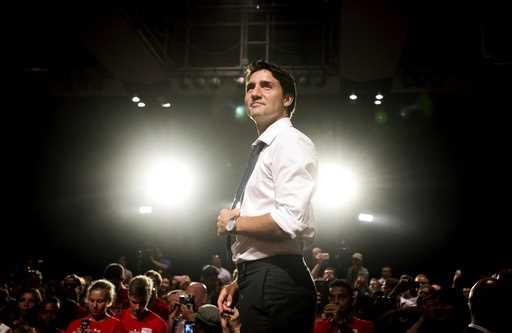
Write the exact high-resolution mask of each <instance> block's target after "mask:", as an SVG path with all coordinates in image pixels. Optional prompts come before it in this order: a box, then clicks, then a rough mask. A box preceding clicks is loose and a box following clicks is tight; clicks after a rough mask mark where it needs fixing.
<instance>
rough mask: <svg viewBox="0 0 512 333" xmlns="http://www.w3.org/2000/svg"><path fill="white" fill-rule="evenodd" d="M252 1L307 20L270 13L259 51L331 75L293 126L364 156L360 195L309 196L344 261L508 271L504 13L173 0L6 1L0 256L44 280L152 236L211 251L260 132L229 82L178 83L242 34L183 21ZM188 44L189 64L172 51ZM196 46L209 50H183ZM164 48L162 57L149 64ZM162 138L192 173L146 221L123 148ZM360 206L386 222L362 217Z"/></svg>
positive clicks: (98, 265)
mask: <svg viewBox="0 0 512 333" xmlns="http://www.w3.org/2000/svg"><path fill="white" fill-rule="evenodd" d="M258 3H259V4H260V5H261V7H260V9H258V10H257V11H256V15H259V14H258V12H265V11H266V12H268V13H273V14H272V15H275V18H276V20H277V21H279V20H284V21H286V20H289V21H294V20H295V19H296V20H297V21H301V19H303V18H304V17H312V19H311V20H312V23H311V26H308V25H302V26H300V27H294V26H293V25H291V26H290V27H288V28H287V29H281V30H280V29H279V27H278V24H277V23H276V25H275V29H273V30H272V31H274V32H275V33H274V34H273V35H272V39H271V49H272V50H277V51H275V52H274V53H272V52H273V51H272V52H271V53H270V59H269V60H271V61H275V62H276V63H278V64H280V65H283V66H288V67H290V68H291V70H292V72H293V73H294V74H295V76H296V77H299V76H300V73H302V72H301V70H303V69H304V68H306V67H308V66H309V67H308V68H313V69H314V70H322V71H324V72H325V73H327V77H328V79H327V84H326V85H325V86H320V85H318V86H313V85H308V84H307V83H305V84H304V85H303V86H302V85H299V87H298V89H299V98H298V107H297V113H296V115H295V117H294V123H295V126H296V127H298V128H299V129H301V130H303V131H304V132H305V133H306V134H308V135H309V136H310V137H311V138H312V139H313V141H315V143H316V145H317V148H318V151H319V154H320V158H321V160H322V158H324V159H328V158H330V157H333V156H337V154H338V153H340V152H347V151H348V152H349V153H348V154H346V153H345V154H342V155H343V156H348V157H349V160H351V161H356V162H355V164H356V165H360V166H363V168H362V169H364V176H363V177H364V179H363V183H364V187H365V196H364V197H363V198H360V199H359V201H358V202H357V203H356V204H354V205H353V206H351V207H349V208H346V209H344V210H338V211H322V210H321V209H317V226H318V230H319V236H318V239H317V245H320V246H321V247H324V248H326V249H327V250H329V251H330V252H331V253H335V252H342V253H343V255H346V256H349V255H350V253H349V252H350V251H351V250H354V251H356V250H357V251H361V252H363V253H364V254H365V262H366V266H367V267H368V268H369V269H370V271H371V272H372V274H373V275H376V274H378V272H379V268H380V266H381V265H383V264H384V263H391V264H392V265H393V266H394V267H395V270H396V271H397V272H410V273H417V272H420V271H426V272H428V273H429V274H430V275H432V276H434V277H436V278H437V279H438V280H443V281H444V280H447V279H449V278H450V276H451V274H452V272H453V271H454V270H455V269H458V268H460V269H462V270H463V271H465V272H468V274H470V275H473V276H478V275H485V274H492V273H493V272H495V271H496V270H497V269H499V268H501V267H503V266H505V265H510V246H509V244H508V242H509V239H510V237H509V234H510V233H509V232H507V231H506V230H507V229H508V228H507V224H508V223H509V222H510V216H509V214H508V210H509V209H508V208H509V206H510V204H509V203H508V201H509V200H508V199H509V197H510V196H509V194H508V192H509V181H508V180H509V175H510V171H509V170H510V169H509V165H508V159H509V157H508V154H509V151H510V149H509V147H508V146H509V140H507V139H508V134H509V115H508V113H509V110H510V106H509V103H510V101H509V96H510V88H511V85H510V81H509V77H510V72H511V63H512V58H511V55H512V54H511V52H510V43H509V36H508V33H509V32H510V31H511V29H510V28H511V26H510V23H508V22H509V21H507V20H505V19H503V18H501V14H500V13H501V12H502V11H501V10H500V8H498V7H496V6H491V5H490V4H488V3H487V2H485V3H480V4H479V3H476V4H474V5H471V6H470V5H468V4H467V3H465V4H464V5H462V4H459V3H452V4H451V5H447V4H446V3H442V4H441V3H439V4H437V3H435V2H433V3H431V2H429V4H428V5H427V4H425V5H424V6H418V7H413V6H412V5H409V4H406V3H402V2H400V1H384V2H380V4H379V5H378V7H376V8H375V7H372V6H376V5H375V4H372V3H371V2H369V1H368V2H366V1H362V2H361V1H359V2H357V1H342V2H335V1H307V2H304V4H303V3H302V2H301V3H299V4H296V3H295V4H293V3H289V2H286V1H277V2H276V1H262V2H257V1H245V2H244V1H242V2H233V1H218V2H215V1H186V2H183V3H182V4H180V5H166V6H163V7H159V8H149V6H146V7H143V6H140V7H137V8H118V9H105V8H101V9H98V8H62V7H44V8H43V7H34V6H27V8H20V9H18V10H14V9H13V10H12V12H11V13H10V14H11V15H9V14H7V16H9V25H10V27H11V29H10V32H9V39H8V40H7V41H6V42H5V45H4V50H5V53H6V54H7V56H8V57H9V60H8V61H6V62H5V63H4V64H5V66H6V73H8V74H7V75H6V77H7V78H9V79H10V80H9V81H7V82H5V85H6V86H7V87H8V90H6V91H9V93H6V95H5V96H4V97H5V98H4V99H5V103H4V107H3V110H2V115H3V119H2V120H3V126H4V131H2V132H3V142H4V145H3V147H4V152H3V163H2V169H3V174H4V179H5V180H6V182H5V183H6V185H5V186H4V219H3V220H4V221H3V223H2V226H3V228H2V232H1V234H2V242H1V249H0V253H1V254H0V255H1V258H2V262H4V263H5V264H4V265H3V266H4V267H6V268H7V270H15V269H19V268H20V267H21V265H22V264H21V263H22V262H23V261H24V260H25V259H26V258H28V257H41V258H42V259H43V260H44V264H43V267H42V268H43V269H45V270H46V273H47V274H50V275H52V274H53V275H56V276H62V274H61V273H64V272H72V271H74V272H78V273H79V274H90V275H93V276H94V275H98V274H99V272H101V270H102V269H103V267H104V266H105V265H106V264H107V263H108V262H110V261H112V260H115V259H116V258H117V257H118V256H119V255H121V254H126V255H128V256H129V257H130V258H131V260H132V263H133V260H134V256H135V253H136V251H137V250H138V249H140V248H143V247H144V242H145V241H148V240H150V242H154V243H157V244H159V245H160V246H161V247H162V248H163V249H164V252H166V254H167V255H168V256H169V257H170V258H171V260H172V262H173V270H174V271H175V273H189V274H192V275H193V276H197V274H198V273H199V269H200V267H201V265H203V264H205V263H206V262H207V261H208V258H209V255H210V254H211V253H214V252H220V253H223V252H224V250H223V245H224V240H223V239H218V238H217V237H216V236H215V218H216V216H217V211H218V209H220V208H222V206H223V205H225V203H226V202H229V200H230V198H231V196H232V195H233V191H234V189H235V188H236V186H237V183H238V180H239V178H240V175H241V173H242V171H243V166H244V164H245V159H246V156H247V153H246V152H247V147H248V145H249V144H250V143H251V142H252V140H254V138H255V135H256V134H255V131H254V129H253V126H252V124H251V123H250V122H249V120H240V119H237V118H235V117H234V115H233V114H234V113H233V110H234V107H235V106H236V105H237V104H240V103H242V91H243V90H242V89H243V88H242V87H237V86H235V85H231V86H230V87H227V88H226V87H221V88H220V89H219V88H217V89H210V88H205V89H199V88H194V87H191V88H189V89H188V90H186V89H184V88H183V87H180V85H179V84H178V83H177V82H178V81H179V78H180V77H181V76H183V75H185V74H186V73H188V72H187V71H189V72H191V73H193V74H194V75H195V74H197V73H206V72H207V70H211V69H212V68H213V69H215V68H221V67H224V68H225V67H230V68H237V64H239V63H237V62H240V61H242V62H243V60H244V59H240V58H239V54H238V53H237V52H235V53H234V55H233V54H232V53H229V52H228V53H227V54H224V55H223V54H222V53H218V52H217V53H216V52H215V50H214V48H215V46H216V43H218V44H222V43H224V42H225V43H226V45H228V44H230V43H231V42H233V41H234V42H235V44H236V42H237V41H238V43H240V40H238V39H237V38H238V35H237V34H236V33H233V36H231V35H230V34H231V33H232V32H233V31H231V30H229V29H228V28H226V29H227V30H226V31H225V32H222V31H223V30H222V28H219V30H218V31H217V30H215V29H213V30H208V31H210V34H211V35H209V36H204V33H203V32H204V31H203V32H202V31H199V32H198V33H197V34H196V35H194V34H193V30H192V36H191V39H192V43H191V44H190V45H187V44H185V45H184V44H183V43H184V41H183V38H184V37H183V33H186V29H185V27H186V24H187V23H186V19H185V18H187V17H188V18H189V19H190V20H192V21H193V22H195V23H198V24H199V23H201V22H213V23H212V25H213V26H216V25H218V24H219V23H221V22H223V20H229V19H231V18H232V17H235V19H234V20H235V21H236V20H237V19H236V17H237V16H236V15H237V13H238V14H239V12H240V11H243V10H244V9H243V8H246V9H245V10H247V12H249V14H250V13H252V12H254V8H255V6H256V5H258ZM237 6H240V7H237ZM468 6H469V7H468ZM240 8H242V9H240ZM247 8H250V10H249V9H247ZM194 9H195V10H194ZM201 9H202V11H201ZM251 10H252V12H251ZM194 13H195V14H194ZM311 13H313V14H311ZM253 14H254V13H253ZM250 15H252V14H250ZM128 18H129V19H128ZM323 19H325V21H324V20H323ZM123 22H124V23H123ZM322 22H324V23H325V22H328V23H329V24H328V25H327V28H326V29H328V31H331V32H332V33H331V34H328V35H329V36H330V37H329V38H327V39H328V41H327V47H326V48H325V51H326V55H325V57H322V55H321V54H320V53H319V51H318V48H319V47H323V46H318V45H316V44H315V43H318V41H317V40H316V39H315V31H317V30H318V29H320V30H321V28H318V26H317V25H318V24H321V23H322ZM141 27H144V29H146V30H144V29H141ZM166 28H167V30H165V29H166ZM197 29H200V28H197ZM315 29H317V30H315ZM141 31H142V32H141ZM162 31H167V32H169V34H168V35H165V36H171V37H170V38H169V39H167V41H168V47H167V48H166V50H167V51H166V52H161V49H160V52H159V49H158V47H157V46H162V43H159V41H161V40H162V39H161V36H162ZM217 33H218V34H217ZM148 36H153V37H154V39H155V40H154V41H153V40H151V38H148ZM198 36H199V37H198ZM201 36H202V37H201ZM143 37H145V38H146V39H144V38H143ZM230 38H231V39H232V40H230ZM141 40H145V41H146V43H141ZM329 41H330V42H329ZM332 41H334V42H332ZM297 45H302V46H297ZM151 46H153V49H152V48H151ZM274 46H275V47H274ZM186 47H189V48H190V59H189V60H190V63H189V64H188V65H187V64H185V63H183V62H181V60H179V59H183V55H184V52H185V51H184V50H185V48H186ZM287 47H288V49H289V50H291V51H290V52H288V53H287V52H281V53H280V52H278V51H279V50H280V48H281V49H286V48H287ZM301 47H302V49H301ZM201 48H202V49H203V50H207V52H205V54H201V53H200V52H199V53H197V54H196V53H194V50H197V49H201ZM228 49H229V48H228ZM254 52H256V53H254V55H255V56H256V55H258V51H254ZM162 54H163V55H164V56H165V57H166V58H165V57H164V58H165V59H166V60H165V59H164V60H165V61H160V60H159V61H156V60H155V59H160V58H159V57H162ZM247 56H248V57H249V58H251V51H250V50H249V51H248V54H247ZM316 56H319V57H320V58H318V59H320V60H318V59H317V60H315V59H316V58H315V57H316ZM171 60H172V61H171ZM187 66H188V67H187ZM239 68H241V66H239ZM219 72H222V71H221V70H220V69H219ZM225 72H226V73H227V72H228V71H225ZM184 73H185V74H184ZM11 75H12V76H11ZM198 75H199V74H198ZM225 75H226V77H229V73H228V74H225ZM226 77H224V78H223V82H227V81H228V80H227V79H226ZM231 79H232V78H231ZM333 87H334V88H333ZM11 90H12V91H11ZM352 90H354V91H358V92H360V96H361V98H360V99H359V100H358V102H357V103H355V104H354V103H349V101H348V99H347V94H348V92H350V91H352ZM136 91H138V92H139V94H140V95H143V96H146V99H147V100H149V101H152V102H150V103H148V106H147V107H146V108H145V109H144V110H141V109H138V108H137V107H136V106H135V105H134V103H132V102H131V101H130V99H131V96H132V94H133V93H134V92H136ZM376 91H381V92H383V93H384V96H385V98H384V103H383V105H381V106H375V105H373V103H372V99H371V96H373V95H374V94H375V92H376ZM141 92H142V93H141ZM144 94H145V95H144ZM162 95H165V96H167V97H169V98H171V99H172V103H173V107H172V108H171V109H170V110H167V109H162V108H160V107H158V105H157V103H156V102H155V101H156V100H157V98H158V97H159V96H162ZM382 117H385V120H382V119H383V118H382ZM169 147H173V149H178V150H180V151H186V152H187V154H188V155H189V156H192V157H193V159H194V161H195V163H196V164H197V166H198V170H199V171H200V174H201V186H200V187H199V189H198V190H197V192H196V193H194V195H193V197H192V198H193V199H192V201H191V206H190V207H187V208H184V209H177V210H176V211H173V212H161V213H160V212H158V210H157V211H156V212H155V213H154V214H152V215H151V216H147V215H138V214H137V213H136V212H135V210H133V211H130V209H136V207H137V206H138V205H139V204H140V203H139V202H137V199H136V198H137V193H136V192H135V191H134V188H133V186H131V185H130V181H131V180H133V179H132V178H130V177H132V176H133V175H134V174H136V172H137V170H136V166H135V165H136V164H137V163H143V161H142V162H141V161H138V160H137V156H140V159H142V160H143V159H144V156H146V155H144V154H145V153H147V152H148V151H152V150H155V149H162V151H165V150H166V149H168V148H169ZM176 147H178V148H176ZM367 210H370V211H374V212H377V213H378V214H382V215H384V216H386V217H387V219H386V221H387V222H386V223H382V224H377V223H376V224H372V225H362V224H360V223H357V221H356V218H355V217H356V216H357V213H359V212H362V211H367ZM341 240H344V241H345V242H346V244H348V246H349V249H347V250H346V251H345V252H343V249H342V246H341V245H340V241H341ZM2 270H3V269H2ZM7 270H6V271H7Z"/></svg>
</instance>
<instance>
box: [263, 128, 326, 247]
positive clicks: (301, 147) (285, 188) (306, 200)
mask: <svg viewBox="0 0 512 333" xmlns="http://www.w3.org/2000/svg"><path fill="white" fill-rule="evenodd" d="M276 144H277V145H278V146H277V147H276V150H275V152H274V154H275V155H274V156H273V159H272V166H271V171H272V178H273V181H274V186H275V205H274V208H273V209H272V210H271V211H270V215H271V216H272V218H273V220H274V221H275V222H276V223H277V225H278V226H279V227H280V228H281V229H282V230H283V231H284V232H286V233H287V234H288V235H290V238H292V239H294V238H296V237H297V236H300V234H301V233H302V232H303V231H304V230H305V229H306V228H308V227H309V226H308V225H307V224H306V223H305V221H306V217H307V216H308V214H311V213H312V212H311V211H310V210H311V200H312V197H313V194H314V192H315V187H316V176H317V157H316V150H315V146H314V144H313V143H312V142H311V140H309V139H307V138H306V137H302V136H298V135H290V134H288V135H286V137H285V138H283V140H280V141H279V142H278V143H276Z"/></svg>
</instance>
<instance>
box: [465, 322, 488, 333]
mask: <svg viewBox="0 0 512 333" xmlns="http://www.w3.org/2000/svg"><path fill="white" fill-rule="evenodd" d="M468 327H471V328H474V329H475V330H478V331H480V332H483V333H491V331H489V330H488V329H487V328H485V327H482V326H480V325H477V324H475V323H471V324H469V325H468Z"/></svg>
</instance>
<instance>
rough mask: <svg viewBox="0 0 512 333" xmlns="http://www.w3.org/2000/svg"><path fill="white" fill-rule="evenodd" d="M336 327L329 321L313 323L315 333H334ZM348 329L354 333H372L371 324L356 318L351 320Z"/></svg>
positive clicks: (323, 320)
mask: <svg viewBox="0 0 512 333" xmlns="http://www.w3.org/2000/svg"><path fill="white" fill-rule="evenodd" d="M337 328H338V327H337V325H336V323H335V322H332V321H330V320H325V319H322V320H317V321H316V322H315V333H336V330H337ZM350 328H351V329H352V332H354V333H373V332H374V327H373V323H372V322H371V321H368V320H362V319H359V318H356V317H353V318H352V322H351V323H350Z"/></svg>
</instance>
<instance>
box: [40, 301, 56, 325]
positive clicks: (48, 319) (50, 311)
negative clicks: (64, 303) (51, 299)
mask: <svg viewBox="0 0 512 333" xmlns="http://www.w3.org/2000/svg"><path fill="white" fill-rule="evenodd" d="M58 313H59V307H58V306H57V304H55V303H46V304H45V305H44V307H43V308H41V310H40V311H39V320H40V321H42V322H43V323H45V324H47V325H49V324H50V323H52V322H53V321H55V320H56V319H57V314H58Z"/></svg>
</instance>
